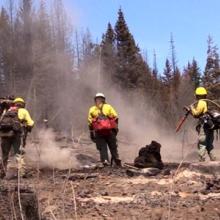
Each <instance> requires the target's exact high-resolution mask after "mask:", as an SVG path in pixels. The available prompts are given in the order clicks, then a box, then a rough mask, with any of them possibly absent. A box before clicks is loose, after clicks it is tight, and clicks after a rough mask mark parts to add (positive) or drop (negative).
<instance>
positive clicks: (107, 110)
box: [88, 103, 118, 126]
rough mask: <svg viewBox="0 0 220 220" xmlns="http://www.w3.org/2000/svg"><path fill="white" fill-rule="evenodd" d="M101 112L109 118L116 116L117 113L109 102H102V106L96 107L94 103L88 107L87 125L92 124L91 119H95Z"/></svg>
mask: <svg viewBox="0 0 220 220" xmlns="http://www.w3.org/2000/svg"><path fill="white" fill-rule="evenodd" d="M101 109H102V113H103V114H104V115H105V116H107V117H109V118H117V117H118V114H117V112H116V111H115V109H114V108H113V107H112V106H111V105H109V104H106V103H105V104H103V106H100V107H97V106H96V105H94V106H92V107H91V108H90V109H89V114H88V124H89V126H90V125H91V124H92V122H93V120H94V119H96V118H97V117H98V116H99V115H100V114H101Z"/></svg>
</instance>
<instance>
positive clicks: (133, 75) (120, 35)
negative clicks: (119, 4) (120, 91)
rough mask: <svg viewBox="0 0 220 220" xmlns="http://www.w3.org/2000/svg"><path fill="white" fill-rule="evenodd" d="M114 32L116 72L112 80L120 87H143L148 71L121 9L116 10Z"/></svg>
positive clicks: (148, 76) (148, 75) (148, 74)
mask: <svg viewBox="0 0 220 220" xmlns="http://www.w3.org/2000/svg"><path fill="white" fill-rule="evenodd" d="M115 33H116V45H117V72H116V74H115V76H114V81H115V82H116V83H118V84H119V86H120V87H121V88H127V89H128V88H131V89H135V88H138V87H139V88H141V87H144V86H145V85H146V80H147V78H149V79H150V73H149V72H148V69H147V65H146V63H145V62H144V61H143V57H142V55H141V54H140V50H139V48H138V46H137V45H136V44H135V41H134V38H133V36H132V35H131V33H130V31H129V29H128V26H127V24H126V21H125V18H124V14H123V12H122V10H121V9H119V12H118V20H117V22H116V25H115Z"/></svg>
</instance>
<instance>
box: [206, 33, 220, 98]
mask: <svg viewBox="0 0 220 220" xmlns="http://www.w3.org/2000/svg"><path fill="white" fill-rule="evenodd" d="M203 83H204V85H205V86H206V87H207V89H208V90H209V95H210V97H211V98H213V99H219V94H220V86H219V85H220V66H219V54H218V47H217V46H216V45H215V44H214V42H213V39H212V38H211V37H210V36H209V37H208V50H207V61H206V66H205V72H204V77H203Z"/></svg>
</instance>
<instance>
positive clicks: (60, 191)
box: [0, 150, 220, 220]
mask: <svg viewBox="0 0 220 220" xmlns="http://www.w3.org/2000/svg"><path fill="white" fill-rule="evenodd" d="M81 152H82V150H81ZM95 155H96V156H97V153H96V152H95V151H91V152H89V150H85V151H83V153H82V154H80V155H78V156H77V158H78V159H79V160H80V161H81V162H83V164H84V165H85V164H86V162H88V161H90V162H91V163H93V162H96V161H97V157H95ZM91 163H90V165H91ZM128 170H130V169H129V168H128V167H123V168H111V167H105V168H94V167H91V166H90V167H89V166H88V167H85V166H84V168H78V169H69V170H62V171H61V170H58V169H49V168H42V169H40V170H39V169H37V168H31V169H29V176H28V177H27V178H24V179H21V182H20V184H19V187H20V188H21V189H28V190H29V191H31V192H33V193H34V195H35V196H36V199H37V202H36V203H38V204H37V205H38V208H39V210H38V211H39V216H40V218H39V219H44V220H49V219H54V220H55V219H57V220H71V219H78V220H90V219H91V220H92V219H94V220H99V219H100V220H101V219H104V220H123V219H128V220H129V219H131V220H136V219H138V220H139V219H140V220H142V219H152V220H166V219H167V220H171V219H172V220H176V219H181V220H194V219H195V220H209V219H213V220H217V219H220V162H204V163H182V164H179V163H166V164H165V168H164V170H162V171H161V173H159V174H157V175H156V176H143V175H142V176H138V175H134V176H132V177H131V176H130V175H128V174H129V172H128ZM17 187H18V179H17V178H16V179H14V180H0V220H11V219H22V218H21V216H20V215H19V214H17V216H16V217H12V216H13V212H15V210H14V209H13V207H14V206H13V204H14V205H15V206H16V205H18V200H15V202H14V203H13V202H11V200H12V195H14V194H17ZM7 191H11V192H12V193H11V194H7V193H6V192H7ZM26 203H28V202H26ZM15 209H16V208H15ZM17 213H19V209H18V212H17ZM33 219H36V218H33ZM28 220H29V219H28Z"/></svg>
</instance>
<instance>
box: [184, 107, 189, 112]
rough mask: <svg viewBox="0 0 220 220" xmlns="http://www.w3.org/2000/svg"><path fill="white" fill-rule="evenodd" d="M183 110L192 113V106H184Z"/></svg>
mask: <svg viewBox="0 0 220 220" xmlns="http://www.w3.org/2000/svg"><path fill="white" fill-rule="evenodd" d="M183 110H185V111H186V112H190V111H191V106H190V107H189V106H184V107H183Z"/></svg>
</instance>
